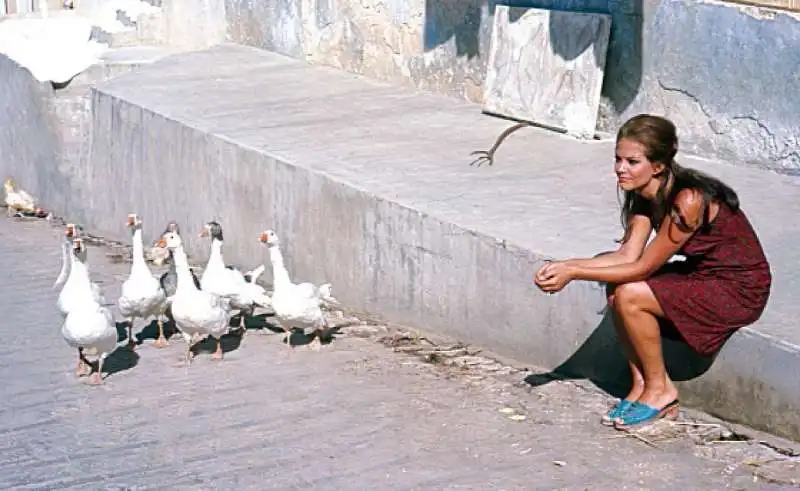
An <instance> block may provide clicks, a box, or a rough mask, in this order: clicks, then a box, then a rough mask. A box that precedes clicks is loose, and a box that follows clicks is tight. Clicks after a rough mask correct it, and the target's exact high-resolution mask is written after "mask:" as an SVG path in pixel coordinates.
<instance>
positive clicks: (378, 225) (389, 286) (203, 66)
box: [2, 45, 800, 440]
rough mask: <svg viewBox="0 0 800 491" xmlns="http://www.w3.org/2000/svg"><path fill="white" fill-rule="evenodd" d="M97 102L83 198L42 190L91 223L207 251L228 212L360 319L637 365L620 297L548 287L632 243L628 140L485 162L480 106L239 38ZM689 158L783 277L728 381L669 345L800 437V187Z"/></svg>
mask: <svg viewBox="0 0 800 491" xmlns="http://www.w3.org/2000/svg"><path fill="white" fill-rule="evenodd" d="M92 104H93V136H92V142H91V158H90V159H88V162H86V163H85V164H83V163H82V164H81V165H86V168H85V169H80V170H78V171H76V174H80V175H81V176H85V177H84V181H83V182H82V183H81V190H77V189H71V188H68V187H64V186H59V185H57V184H53V180H47V179H43V180H39V181H38V182H37V183H36V184H34V185H38V186H39V188H38V189H33V191H35V192H38V193H39V194H40V195H41V196H43V197H44V199H45V200H47V201H51V200H52V201H53V202H64V203H66V210H65V211H66V212H67V213H68V214H69V216H80V217H82V219H84V220H85V221H86V224H87V225H89V226H91V227H93V228H96V229H100V230H102V231H106V232H107V233H110V234H113V235H116V236H118V237H120V238H125V237H127V235H126V233H125V228H124V216H125V215H126V214H127V213H130V212H134V211H135V212H137V213H139V214H141V215H142V216H143V217H144V219H145V223H146V224H149V225H146V234H148V235H150V236H152V235H153V234H154V233H156V232H157V231H160V230H161V227H162V226H163V224H164V223H165V222H166V221H167V220H168V219H176V220H178V221H179V222H180V223H181V225H182V226H183V227H184V230H185V232H186V233H185V234H184V235H185V238H186V239H187V240H188V247H189V252H190V253H191V254H193V255H195V256H199V257H205V255H206V250H207V245H206V244H205V243H203V242H200V241H199V240H198V239H196V238H195V234H194V233H192V232H193V231H194V229H195V228H198V229H199V227H200V224H201V223H202V222H204V221H206V220H208V219H210V218H216V219H218V220H220V221H221V223H223V226H224V227H225V230H226V237H227V239H228V241H227V242H226V244H227V247H226V256H227V257H229V258H230V260H232V261H235V262H239V263H244V264H247V265H254V264H258V263H259V262H265V263H267V264H268V262H269V261H268V258H267V255H266V251H265V249H264V248H263V247H262V246H261V245H260V244H258V243H257V241H256V235H257V233H258V232H259V231H261V230H262V229H264V228H267V227H270V228H274V229H276V231H277V232H278V233H279V235H280V236H281V237H282V239H283V241H284V243H285V246H284V248H285V249H286V252H285V254H286V256H287V257H286V259H287V265H288V266H289V268H290V270H291V271H292V273H293V274H294V275H295V276H296V277H297V278H300V279H302V280H311V281H322V280H327V281H331V282H332V283H333V285H334V290H335V292H334V293H335V295H336V296H337V297H339V298H341V299H342V300H343V301H345V302H346V303H347V304H349V305H352V306H353V307H356V308H359V309H363V310H366V311H372V312H377V313H380V314H382V315H383V316H385V317H386V318H388V319H390V320H393V321H395V322H400V323H404V324H409V325H416V326H420V327H423V328H427V329H433V330H437V331H439V332H441V333H444V334H448V335H452V336H455V337H458V338H460V339H462V340H465V341H467V342H471V343H475V344H478V345H482V346H486V347H487V348H489V349H492V350H494V351H496V352H498V353H500V354H503V355H506V356H510V357H514V358H517V359H520V360H523V361H526V362H531V363H535V364H537V365H545V366H550V367H559V371H560V372H562V373H572V374H574V375H576V376H587V377H590V378H592V379H593V380H595V381H596V382H597V383H598V384H604V383H607V382H614V381H620V377H621V376H622V374H624V372H625V370H624V363H623V360H622V358H621V356H620V355H619V353H618V351H617V348H616V346H615V341H614V338H613V333H612V330H611V328H610V324H609V323H608V319H607V318H606V317H605V315H604V311H603V307H604V305H605V300H604V295H603V291H602V289H601V288H600V287H599V286H598V285H596V284H591V283H583V282H576V283H574V284H572V285H570V286H569V287H567V288H566V289H565V291H564V292H562V293H561V294H559V295H555V296H552V297H550V296H546V295H542V294H541V293H539V292H538V291H537V290H536V289H535V287H533V286H532V284H531V275H532V274H533V272H534V270H535V268H536V267H537V266H538V265H539V263H540V261H541V259H542V258H543V257H545V256H558V257H566V256H578V255H580V256H589V255H592V254H595V253H597V252H599V251H603V250H609V249H611V248H613V247H614V242H613V240H614V239H615V238H618V237H619V236H620V234H621V230H620V227H619V225H618V218H617V202H616V194H615V185H614V178H613V174H612V172H611V165H612V155H613V153H612V152H613V149H612V144H611V143H610V142H575V141H573V140H570V139H568V138H567V137H562V136H559V135H555V134H552V133H547V132H544V131H537V130H534V129H533V128H531V129H529V130H523V131H522V132H520V134H519V135H515V136H514V137H512V138H511V139H510V140H509V141H507V143H506V144H505V146H504V148H503V149H502V151H501V152H500V154H498V161H497V163H496V165H495V166H494V167H483V168H472V167H469V166H468V165H467V164H468V163H469V160H470V159H469V157H468V153H469V152H470V151H471V150H475V149H480V148H486V147H488V146H489V145H490V144H491V142H492V141H493V139H494V138H495V137H496V135H497V134H498V133H499V132H500V131H502V130H503V129H504V128H506V127H507V123H506V122H504V121H501V120H498V119H493V118H489V117H487V116H484V115H481V114H480V110H479V108H478V107H477V106H474V105H470V104H466V103H462V102H459V101H456V100H453V99H450V98H446V97H443V96H434V95H427V94H421V93H415V92H411V91H405V90H402V89H398V88H394V87H390V86H387V85H384V84H381V83H378V82H375V81H370V80H367V79H363V78H360V77H357V76H354V75H350V74H346V73H341V72H337V71H335V70H333V69H326V68H319V67H312V66H310V65H308V64H306V63H304V62H300V61H297V60H293V59H290V58H286V57H283V56H280V55H277V54H273V53H268V52H263V51H259V50H256V49H251V48H245V47H241V46H235V45H223V46H218V47H216V48H213V49H210V50H207V51H202V52H194V53H187V54H183V55H178V56H175V57H170V58H168V59H165V60H161V61H158V62H156V63H154V64H152V65H150V66H146V67H143V68H141V69H139V70H137V71H136V72H134V73H131V74H128V75H123V76H120V77H118V78H115V79H113V80H110V81H107V82H105V83H102V84H100V85H99V86H97V88H96V89H95V90H94V91H93V100H92ZM686 160H688V159H686ZM686 163H688V164H690V165H694V166H697V167H700V168H703V169H706V170H708V171H710V172H713V173H715V174H717V175H719V176H721V177H722V178H723V179H725V180H726V181H728V182H730V183H731V184H732V185H733V186H734V187H736V188H737V190H739V192H740V194H741V197H742V201H743V203H744V207H745V209H746V211H747V213H748V215H749V216H750V217H751V219H752V221H753V222H754V224H755V227H756V228H757V229H758V230H759V233H760V236H761V238H762V241H763V242H764V244H765V247H766V249H767V254H768V256H769V258H770V261H771V262H772V265H773V269H774V276H775V284H774V293H773V297H772V299H771V302H770V306H769V307H768V310H767V312H766V314H765V315H764V317H763V318H762V320H761V321H760V323H759V324H758V325H756V326H754V327H752V328H748V329H743V330H742V331H741V332H740V333H739V334H737V335H736V336H734V337H733V339H732V340H731V341H730V342H729V343H728V345H727V346H726V347H725V349H724V350H723V352H722V353H721V355H720V356H719V357H718V358H717V360H716V362H715V363H714V364H713V366H712V367H711V369H710V370H707V369H708V365H709V363H708V360H696V359H690V360H691V362H687V358H686V357H685V356H684V357H677V358H676V356H675V355H676V354H678V355H680V354H681V353H680V352H681V349H682V347H681V346H679V345H669V346H668V347H667V349H668V351H669V353H670V358H671V359H673V361H674V362H673V363H671V367H670V368H671V371H672V373H673V374H674V375H675V376H676V378H678V379H681V380H686V379H689V378H692V377H694V376H696V375H697V374H698V373H701V372H703V371H705V373H704V374H703V375H701V376H700V377H699V378H696V379H694V380H692V381H690V382H686V383H684V384H683V385H682V391H683V396H684V399H685V400H687V401H689V402H691V403H693V404H694V405H696V406H697V407H700V408H702V409H705V410H707V411H709V412H711V413H712V414H715V415H718V416H720V417H723V418H726V419H729V420H732V421H736V422H740V423H745V424H749V425H751V426H754V427H756V428H759V429H765V430H768V431H771V432H773V433H775V434H778V435H781V436H784V437H789V438H793V439H795V440H800V416H798V414H800V386H798V384H797V383H796V380H795V379H794V374H795V372H798V371H800V349H798V345H800V333H798V332H797V331H796V330H795V329H794V327H793V325H792V323H791V322H792V319H793V318H794V317H796V316H795V315H794V314H797V311H798V310H800V307H799V306H798V304H797V303H796V302H794V301H793V300H792V298H791V292H792V288H791V287H792V285H793V283H794V282H796V280H795V277H796V274H795V273H794V271H795V270H796V269H797V267H798V265H800V250H798V249H797V248H796V247H794V242H795V239H796V238H800V227H799V226H798V225H797V223H796V222H795V221H787V222H778V221H777V219H776V218H775V216H774V215H773V214H775V211H776V210H781V215H782V216H794V215H795V214H796V213H797V212H800V200H798V199H797V198H796V193H797V191H798V189H797V185H796V184H795V183H794V182H793V181H791V180H790V179H789V178H786V177H782V176H778V175H774V174H769V173H766V172H761V171H756V170H749V169H741V168H737V167H734V166H726V165H722V164H718V163H713V162H701V161H696V160H692V161H691V162H686ZM3 165H5V166H6V167H5V168H3V169H2V170H3V171H6V172H8V171H9V170H10V169H11V170H13V169H14V168H15V167H16V166H17V165H19V164H13V163H12V164H11V167H10V168H9V164H8V163H4V164H3ZM32 186H33V185H32ZM268 277H269V276H268ZM706 370H707V371H706ZM531 383H534V384H536V383H541V381H531Z"/></svg>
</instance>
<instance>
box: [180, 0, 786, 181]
mask: <svg viewBox="0 0 800 491" xmlns="http://www.w3.org/2000/svg"><path fill="white" fill-rule="evenodd" d="M168 1H169V0H168ZM172 1H174V2H196V1H198V0H172ZM214 1H220V2H221V1H224V2H225V12H226V16H227V25H228V39H229V40H231V41H234V42H239V43H243V44H248V45H252V46H256V47H261V48H265V49H270V50H274V51H277V52H280V53H284V54H288V55H291V56H295V57H298V58H305V59H307V60H309V61H312V62H315V63H321V64H327V65H331V66H334V67H337V68H341V69H344V70H348V71H351V72H355V73H361V74H364V75H367V76H370V77H374V78H378V79H381V80H386V81H389V82H392V83H395V84H400V85H406V86H411V87H417V88H421V89H426V90H431V91H435V92H440V93H444V94H448V95H451V96H456V97H461V98H465V99H467V100H470V101H473V102H480V100H481V95H482V89H481V85H482V83H483V80H484V75H485V64H486V59H487V55H488V49H489V37H490V33H491V25H492V20H493V13H494V6H495V4H496V2H494V1H492V0H489V1H487V0H271V1H265V0H214ZM506 3H508V4H510V5H515V6H532V7H538V8H553V9H560V10H574V11H586V12H603V13H610V14H611V15H612V17H613V24H612V29H611V42H610V45H609V50H608V61H607V65H606V75H605V81H604V85H603V100H602V102H601V108H600V118H599V127H598V129H599V130H601V131H607V132H612V133H613V132H614V131H615V129H616V127H617V126H618V125H619V124H620V123H621V122H622V121H624V119H626V118H627V117H630V116H631V115H634V114H637V113H639V112H654V113H661V114H665V115H667V116H669V117H671V118H673V119H674V120H675V121H676V122H678V123H679V125H680V130H681V137H682V142H683V148H684V149H686V150H688V151H689V152H692V153H695V154H698V155H702V156H709V157H711V156H713V157H719V158H722V159H724V160H726V161H729V162H731V163H734V164H743V165H754V166H759V167H768V168H772V169H774V170H778V171H784V172H790V173H796V172H798V170H800V154H799V153H798V151H797V150H796V148H797V144H798V140H799V139H800V119H799V118H798V117H797V116H796V115H797V114H800V97H797V96H796V95H794V93H793V92H792V90H793V89H792V87H793V86H796V84H797V83H798V77H800V75H798V73H800V72H798V71H797V70H796V67H797V66H800V20H798V16H795V15H793V14H790V13H781V12H777V11H774V10H767V9H757V8H754V7H745V6H741V5H735V4H730V3H722V2H710V1H708V0H702V1H699V2H698V1H697V0H511V1H509V2H506ZM565 36H569V34H568V33H565ZM551 42H552V45H553V49H554V50H556V51H557V50H558V46H559V44H560V41H559V39H558V38H557V37H554V39H552V40H551ZM723 87H724V89H723Z"/></svg>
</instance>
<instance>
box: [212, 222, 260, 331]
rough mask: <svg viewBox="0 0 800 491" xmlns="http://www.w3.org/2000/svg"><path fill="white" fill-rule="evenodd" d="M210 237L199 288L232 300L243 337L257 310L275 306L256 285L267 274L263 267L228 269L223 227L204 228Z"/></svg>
mask: <svg viewBox="0 0 800 491" xmlns="http://www.w3.org/2000/svg"><path fill="white" fill-rule="evenodd" d="M209 236H210V237H211V254H210V255H209V257H208V263H207V264H206V268H205V269H204V270H203V276H202V277H201V278H200V288H202V289H203V290H204V291H207V292H211V293H214V294H216V295H219V296H221V297H225V298H228V299H230V301H231V307H232V308H233V309H236V310H239V311H240V316H241V317H240V321H239V329H240V331H241V332H242V334H244V333H245V332H247V328H246V322H245V321H246V318H247V317H249V316H252V315H253V310H254V309H255V307H256V306H259V307H262V308H267V307H268V306H269V305H270V304H271V303H272V302H271V300H270V298H269V296H268V295H267V291H266V290H264V288H263V287H262V286H260V285H258V284H257V283H256V279H257V278H258V276H260V275H261V273H262V272H263V271H264V265H263V264H262V265H261V266H259V267H258V268H256V269H254V270H252V271H248V272H247V273H242V272H241V271H239V270H238V269H236V268H233V267H231V266H226V265H225V259H224V258H223V255H222V245H223V237H222V227H221V226H220V224H219V223H217V222H215V221H211V222H208V223H206V224H205V225H204V226H203V229H202V230H201V231H200V237H209Z"/></svg>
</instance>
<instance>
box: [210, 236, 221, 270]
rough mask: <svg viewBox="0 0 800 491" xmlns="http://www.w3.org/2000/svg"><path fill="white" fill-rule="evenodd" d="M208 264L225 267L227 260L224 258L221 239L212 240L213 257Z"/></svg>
mask: <svg viewBox="0 0 800 491" xmlns="http://www.w3.org/2000/svg"><path fill="white" fill-rule="evenodd" d="M208 264H209V265H213V266H217V267H219V266H222V267H225V259H224V258H223V257H222V241H221V240H219V239H211V256H209V258H208Z"/></svg>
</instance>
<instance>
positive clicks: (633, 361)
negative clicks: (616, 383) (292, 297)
mask: <svg viewBox="0 0 800 491" xmlns="http://www.w3.org/2000/svg"><path fill="white" fill-rule="evenodd" d="M614 289H615V285H609V286H608V288H607V290H606V294H607V297H608V303H609V305H610V306H611V315H612V319H613V320H614V330H615V331H616V332H617V339H618V340H619V344H620V347H621V348H622V354H623V355H625V358H626V359H627V360H628V369H629V370H630V372H631V380H632V381H633V383H632V385H631V390H630V392H628V395H627V396H625V399H626V400H628V401H636V400H638V399H639V397H640V396H641V395H642V392H643V391H644V377H642V369H641V362H639V357H638V356H636V352H635V351H634V349H633V346H632V345H631V340H630V339H629V338H628V333H627V332H626V331H625V329H624V327H623V323H622V318H621V317H620V315H619V313H617V307H616V304H615V302H616V296H615V295H614Z"/></svg>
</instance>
